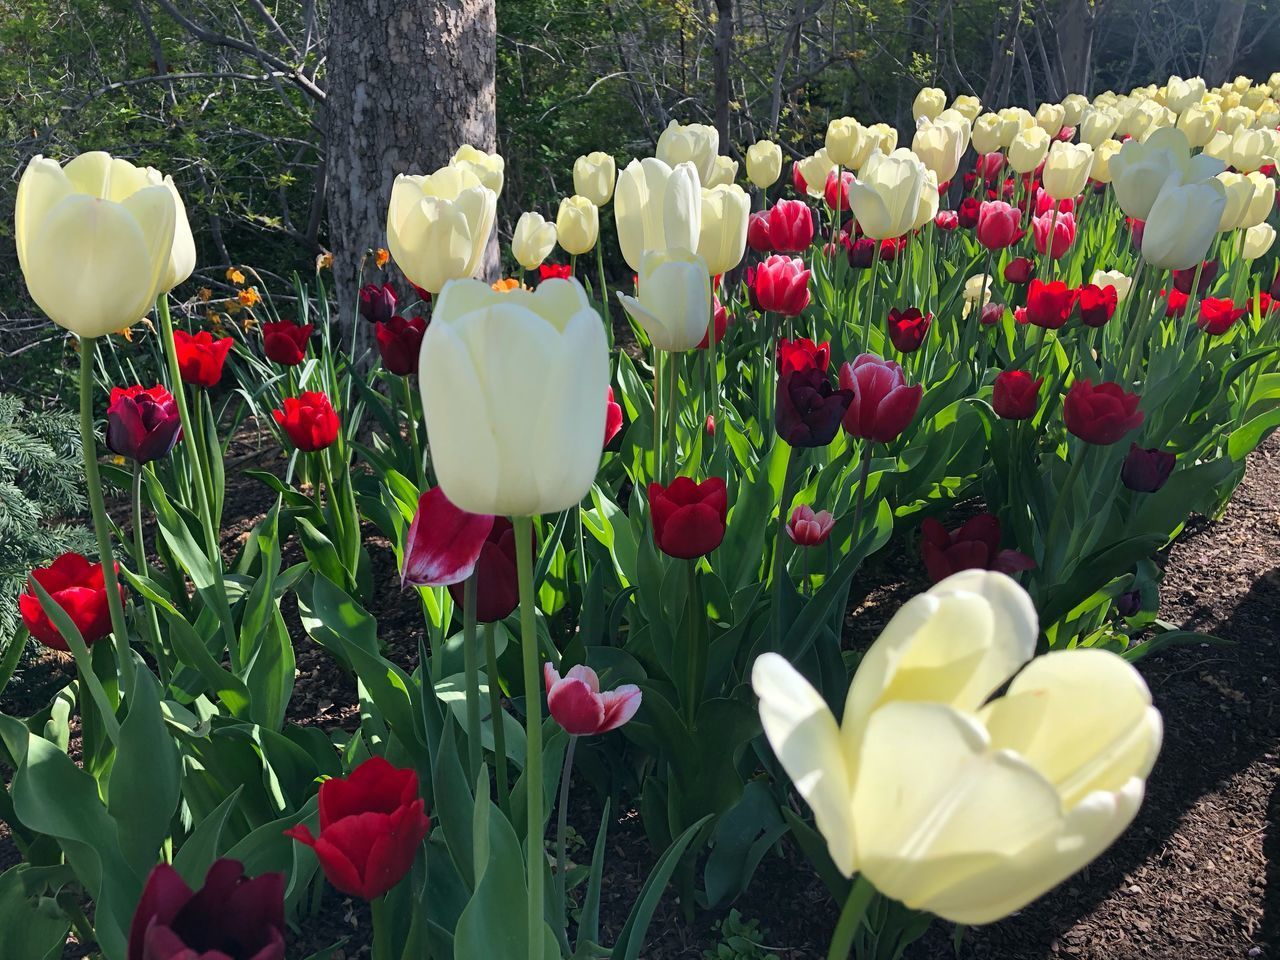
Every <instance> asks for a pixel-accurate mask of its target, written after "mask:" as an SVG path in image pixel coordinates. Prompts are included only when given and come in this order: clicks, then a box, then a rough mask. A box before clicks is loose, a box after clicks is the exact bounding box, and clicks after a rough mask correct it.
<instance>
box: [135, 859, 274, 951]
mask: <svg viewBox="0 0 1280 960" xmlns="http://www.w3.org/2000/svg"><path fill="white" fill-rule="evenodd" d="M284 886H285V884H284V874H283V873H264V874H261V875H260V876H257V877H254V878H253V879H249V878H248V877H247V876H245V873H244V865H243V864H242V863H241V862H240V861H239V860H227V859H219V860H215V861H214V862H213V865H212V866H210V867H209V871H208V873H206V874H205V878H204V886H203V887H201V888H200V890H198V891H195V892H193V891H192V890H191V888H190V887H188V886H187V885H186V883H185V882H184V881H183V879H182V876H181V874H179V873H178V871H177V870H175V869H174V868H173V867H171V866H169V864H167V863H161V864H158V865H157V866H155V867H153V868H152V870H151V873H150V874H148V876H147V883H146V886H144V887H143V889H142V897H141V899H140V900H139V901H138V907H137V909H136V910H135V911H134V914H133V921H132V923H131V924H130V926H129V947H128V952H127V960H284V950H285V944H284V933H285V926H284Z"/></svg>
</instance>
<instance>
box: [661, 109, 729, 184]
mask: <svg viewBox="0 0 1280 960" xmlns="http://www.w3.org/2000/svg"><path fill="white" fill-rule="evenodd" d="M719 153H720V133H719V132H718V131H717V130H716V128H715V127H710V126H707V125H706V124H705V123H690V124H680V123H677V122H676V121H675V120H672V121H671V122H670V123H669V124H667V129H665V130H663V131H662V133H661V134H660V135H659V136H658V149H657V151H655V154H654V155H655V156H656V157H657V158H658V159H659V160H661V161H662V162H663V163H665V164H666V165H667V166H669V167H675V166H678V165H679V164H681V163H691V164H693V167H694V169H696V170H697V172H698V179H699V181H700V182H702V183H706V182H707V181H709V180H710V179H711V174H712V171H713V169H714V168H715V162H716V156H717V154H719Z"/></svg>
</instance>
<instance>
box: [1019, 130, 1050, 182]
mask: <svg viewBox="0 0 1280 960" xmlns="http://www.w3.org/2000/svg"><path fill="white" fill-rule="evenodd" d="M1049 142H1050V140H1049V134H1047V133H1045V131H1044V128H1043V127H1028V128H1027V129H1025V130H1021V131H1019V132H1018V135H1017V136H1016V137H1014V138H1013V143H1011V144H1010V145H1009V166H1010V167H1012V168H1013V169H1014V171H1015V172H1017V173H1024V174H1025V173H1030V172H1031V171H1032V170H1034V169H1035V168H1036V167H1038V166H1040V163H1041V162H1042V161H1043V160H1044V158H1045V154H1047V153H1048V152H1049Z"/></svg>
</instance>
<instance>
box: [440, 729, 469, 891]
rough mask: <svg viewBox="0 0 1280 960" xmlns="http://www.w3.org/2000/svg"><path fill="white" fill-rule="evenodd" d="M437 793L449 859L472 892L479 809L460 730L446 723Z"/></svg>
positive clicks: (441, 740) (441, 746) (441, 742)
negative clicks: (461, 754) (465, 763)
mask: <svg viewBox="0 0 1280 960" xmlns="http://www.w3.org/2000/svg"><path fill="white" fill-rule="evenodd" d="M431 783H432V784H433V787H434V791H435V794H434V795H435V804H436V815H437V819H438V820H439V822H440V829H441V830H442V831H443V833H444V839H445V844H446V845H447V847H448V849H449V859H450V860H452V861H453V865H454V867H456V868H457V871H458V873H459V874H461V875H462V879H463V882H464V883H466V885H467V888H468V889H469V890H473V891H474V890H475V888H476V881H477V870H476V854H475V842H476V841H475V835H474V832H473V831H474V825H473V822H472V818H473V817H474V816H475V813H474V809H475V807H476V806H477V805H478V804H477V801H476V798H475V797H474V796H473V795H472V793H471V788H470V787H469V786H468V784H467V775H466V772H465V771H464V770H463V769H462V761H461V759H460V758H459V756H458V726H457V724H454V723H448V722H446V723H445V728H444V732H443V734H442V735H441V738H440V749H439V750H438V751H437V752H436V762H435V768H434V769H433V770H432V771H431Z"/></svg>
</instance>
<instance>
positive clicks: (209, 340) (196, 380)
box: [173, 330, 233, 387]
mask: <svg viewBox="0 0 1280 960" xmlns="http://www.w3.org/2000/svg"><path fill="white" fill-rule="evenodd" d="M232 342H233V341H232V339H231V338H230V337H223V338H222V339H220V340H214V339H213V334H211V333H210V332H209V331H208V330H201V331H200V332H199V333H197V334H196V335H195V336H192V335H191V334H189V333H187V331H185V330H175V331H173V347H174V352H176V353H177V355H178V373H179V374H180V375H181V376H182V382H183V383H189V384H191V386H193V387H213V386H217V384H218V381H219V380H221V379H222V365H223V364H224V363H225V362H226V360H227V354H228V353H229V352H230V350H231V345H232Z"/></svg>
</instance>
